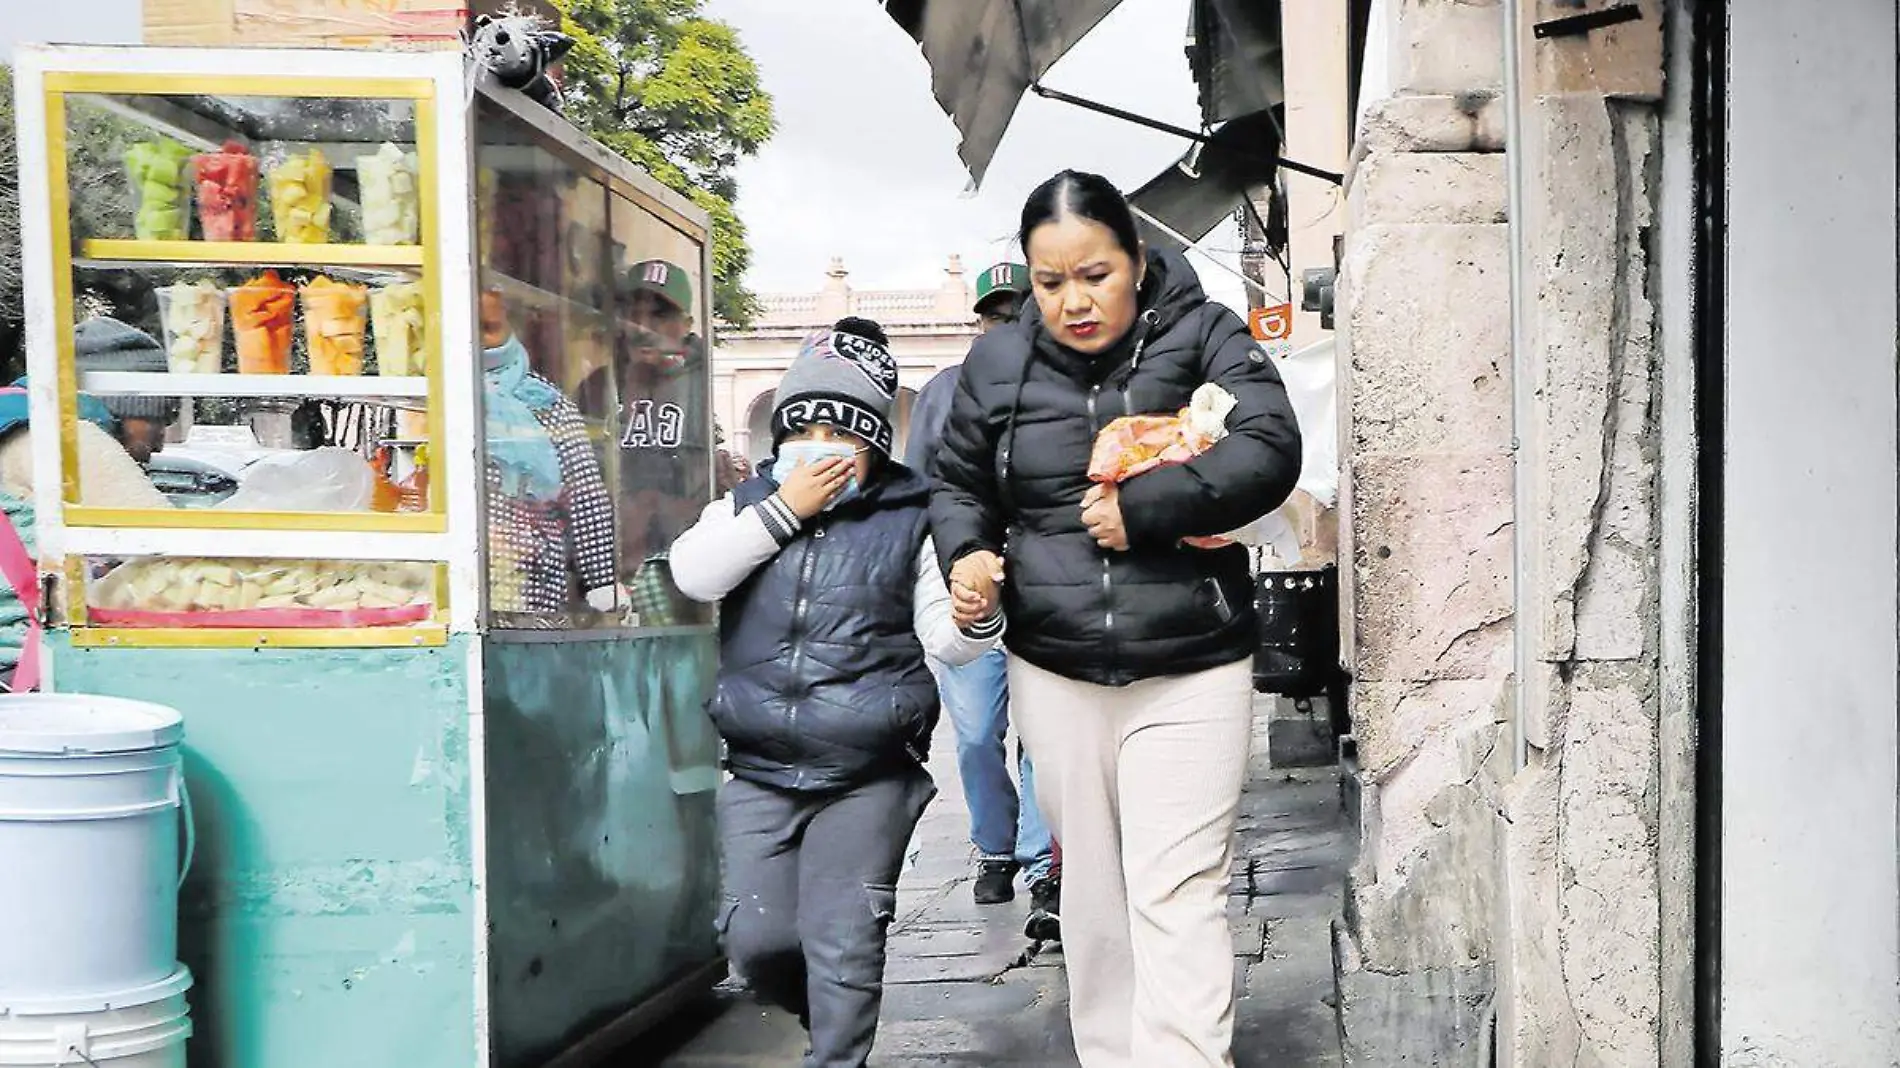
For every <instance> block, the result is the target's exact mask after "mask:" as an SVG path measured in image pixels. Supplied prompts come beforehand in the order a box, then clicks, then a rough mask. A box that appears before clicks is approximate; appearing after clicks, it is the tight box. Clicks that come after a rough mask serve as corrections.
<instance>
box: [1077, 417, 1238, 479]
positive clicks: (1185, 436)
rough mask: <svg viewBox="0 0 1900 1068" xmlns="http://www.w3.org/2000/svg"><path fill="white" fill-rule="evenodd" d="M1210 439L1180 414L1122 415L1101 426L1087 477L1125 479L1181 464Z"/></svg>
mask: <svg viewBox="0 0 1900 1068" xmlns="http://www.w3.org/2000/svg"><path fill="white" fill-rule="evenodd" d="M1212 444H1213V441H1211V440H1209V439H1208V438H1207V437H1206V436H1205V435H1203V434H1200V433H1197V432H1196V431H1195V429H1194V428H1193V427H1192V426H1190V425H1189V423H1188V420H1187V413H1186V412H1185V411H1184V412H1183V413H1182V414H1180V415H1124V416H1122V417H1121V418H1119V419H1116V420H1115V421H1114V422H1112V423H1110V424H1108V425H1107V426H1105V427H1103V428H1102V432H1101V433H1100V434H1097V435H1096V436H1095V448H1094V449H1093V450H1091V451H1090V453H1089V480H1090V481H1092V482H1126V481H1128V480H1129V479H1131V478H1134V477H1135V476H1136V475H1141V474H1146V473H1147V472H1149V471H1152V470H1154V469H1155V468H1157V467H1165V466H1167V465H1168V464H1184V463H1187V462H1188V461H1189V460H1192V459H1194V458H1195V457H1196V456H1199V455H1200V454H1201V453H1203V452H1206V451H1207V447H1208V446H1209V445H1212Z"/></svg>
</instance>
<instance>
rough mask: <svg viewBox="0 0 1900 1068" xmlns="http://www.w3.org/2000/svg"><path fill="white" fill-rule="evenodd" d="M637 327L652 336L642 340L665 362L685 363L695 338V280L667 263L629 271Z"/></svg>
mask: <svg viewBox="0 0 1900 1068" xmlns="http://www.w3.org/2000/svg"><path fill="white" fill-rule="evenodd" d="M627 280H628V283H629V286H630V289H631V290H632V295H631V305H632V307H631V312H632V319H633V322H634V325H636V326H638V327H640V328H641V329H643V330H646V331H648V332H649V333H651V335H652V337H651V338H647V339H643V340H646V341H648V342H649V343H650V344H651V347H652V351H653V352H654V354H655V355H657V356H658V357H659V358H660V360H661V361H662V362H664V363H671V364H675V365H677V364H679V363H683V362H685V360H686V358H687V355H688V352H689V350H690V348H691V347H692V344H693V342H694V341H696V340H697V339H696V338H695V337H694V336H693V325H694V324H693V311H692V309H693V279H692V277H691V276H690V275H688V274H687V273H686V270H685V268H683V267H681V266H680V265H679V264H677V263H671V262H668V261H667V260H647V261H645V262H643V263H636V264H634V265H633V268H632V269H631V270H629V271H628V272H627Z"/></svg>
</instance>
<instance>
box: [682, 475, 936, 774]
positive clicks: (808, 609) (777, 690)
mask: <svg viewBox="0 0 1900 1068" xmlns="http://www.w3.org/2000/svg"><path fill="white" fill-rule="evenodd" d="M777 490H778V486H777V484H776V483H774V482H773V481H772V480H771V479H770V478H768V477H765V476H759V477H756V478H753V479H750V480H748V481H746V482H745V483H743V484H742V485H740V486H739V487H738V489H736V490H734V491H733V497H734V503H735V504H736V506H737V507H739V508H749V507H751V506H752V505H754V504H757V503H758V502H759V501H761V500H764V499H765V498H766V497H768V496H770V495H771V494H772V493H774V492H776V491H777ZM929 498H930V484H929V483H928V482H927V481H925V480H924V479H923V478H922V477H921V476H919V475H917V474H915V473H913V472H911V471H910V470H909V469H908V468H905V467H903V466H901V465H898V464H894V463H891V464H886V465H885V467H884V470H883V471H882V472H881V473H880V475H879V477H877V478H876V479H875V480H873V482H872V483H871V485H869V486H867V487H866V488H865V492H864V494H863V495H862V496H860V497H858V498H857V499H855V500H852V501H848V502H846V503H845V504H842V505H839V506H838V507H836V508H834V509H832V510H831V511H829V512H824V513H821V514H820V515H819V516H818V517H817V518H816V519H813V520H811V521H810V522H808V523H806V524H805V529H804V530H803V531H802V532H800V534H799V536H798V537H797V538H795V539H794V540H793V541H792V542H791V544H789V545H787V546H785V548H783V549H781V550H779V554H778V555H777V556H775V557H773V558H772V559H771V560H769V561H767V562H766V563H765V564H764V565H762V566H761V567H760V568H759V569H758V570H757V571H755V572H753V573H752V576H751V577H750V578H748V579H746V581H745V582H743V583H741V584H740V585H739V587H738V588H737V589H735V590H733V591H732V593H731V594H729V595H728V596H727V597H726V599H725V601H724V603H723V606H722V607H721V610H720V667H719V687H718V690H717V692H716V693H715V695H714V697H713V701H712V706H711V712H712V717H713V723H714V725H715V726H717V727H718V728H719V733H720V734H721V735H723V736H724V737H725V739H726V751H727V757H728V760H729V763H730V766H731V769H732V773H733V774H734V775H736V776H738V777H740V778H742V779H748V780H751V781H753V782H758V783H763V784H765V785H767V786H775V787H779V788H781V789H787V790H805V791H823V790H835V789H840V788H843V787H846V786H850V785H852V784H854V783H858V782H862V781H864V780H866V779H868V778H872V777H875V776H877V775H879V774H884V773H888V772H890V771H893V770H896V769H899V768H902V767H904V766H906V765H909V764H920V763H922V762H923V761H924V759H925V757H926V755H927V754H928V753H929V752H930V732H931V730H932V729H933V728H934V727H935V726H936V723H937V685H936V682H935V680H934V679H933V678H932V677H931V674H930V669H929V667H928V666H926V664H925V663H924V648H923V645H922V643H921V642H920V641H919V640H918V638H917V628H916V624H915V621H914V618H913V616H912V603H913V601H914V600H915V591H916V587H917V555H918V553H919V552H921V551H922V550H923V545H924V537H925V535H926V534H928V533H929V529H930V520H929V513H928V508H927V505H928V503H929Z"/></svg>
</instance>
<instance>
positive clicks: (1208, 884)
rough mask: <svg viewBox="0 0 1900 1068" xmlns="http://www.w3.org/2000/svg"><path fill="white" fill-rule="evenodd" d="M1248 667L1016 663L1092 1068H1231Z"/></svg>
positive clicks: (1248, 729)
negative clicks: (1164, 669)
mask: <svg viewBox="0 0 1900 1068" xmlns="http://www.w3.org/2000/svg"><path fill="white" fill-rule="evenodd" d="M1252 683H1253V676H1252V670H1251V666H1250V664H1249V663H1248V662H1247V661H1244V660H1243V661H1240V662H1238V663H1235V664H1230V665H1228V666H1226V667H1220V668H1215V669H1213V670H1211V671H1203V672H1200V673H1199V674H1195V675H1183V676H1178V677H1174V678H1161V679H1150V680H1147V681H1144V682H1138V683H1135V684H1134V685H1132V686H1127V687H1122V688H1116V687H1109V686H1095V685H1091V684H1089V683H1085V682H1077V681H1075V680H1073V679H1067V678H1063V677H1062V676H1060V675H1055V674H1051V673H1050V672H1047V671H1044V670H1042V669H1041V668H1037V667H1034V666H1032V665H1030V664H1027V663H1024V662H1023V660H1022V658H1021V657H1011V658H1010V662H1009V690H1010V702H1009V703H1010V714H1011V715H1012V716H1014V717H1015V718H1016V722H1017V725H1018V729H1019V730H1020V731H1021V732H1022V735H1023V742H1024V744H1025V745H1027V746H1028V747H1029V753H1030V756H1031V757H1033V758H1034V759H1035V761H1036V799H1037V801H1038V803H1040V804H1041V806H1042V811H1043V815H1044V816H1045V817H1047V818H1048V820H1049V823H1050V826H1051V827H1052V828H1053V829H1054V831H1055V836H1056V840H1057V841H1058V842H1060V843H1062V869H1063V870H1062V951H1063V955H1064V959H1065V961H1066V962H1067V967H1068V972H1069V1016H1070V1020H1071V1021H1072V1022H1073V1024H1074V1028H1075V1048H1076V1054H1077V1056H1079V1057H1080V1058H1081V1061H1082V1065H1083V1068H1229V1066H1231V1065H1232V1064H1233V1063H1234V1061H1233V1053H1232V1046H1233V1034H1234V986H1233V984H1234V951H1233V936H1232V935H1231V934H1230V933H1229V930H1228V925H1227V891H1228V882H1229V868H1230V867H1231V866H1232V864H1233V855H1234V821H1235V819H1236V817H1237V815H1238V813H1239V808H1240V790H1241V786H1242V783H1243V780H1244V779H1245V776H1246V772H1247V748H1248V743H1249V741H1250V740H1251V738H1252V734H1253V730H1252V723H1253V687H1252Z"/></svg>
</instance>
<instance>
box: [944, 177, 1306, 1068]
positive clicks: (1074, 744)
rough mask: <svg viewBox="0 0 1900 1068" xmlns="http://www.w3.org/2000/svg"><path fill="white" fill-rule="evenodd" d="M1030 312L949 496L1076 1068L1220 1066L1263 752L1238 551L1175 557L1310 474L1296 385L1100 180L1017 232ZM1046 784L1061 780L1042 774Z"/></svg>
mask: <svg viewBox="0 0 1900 1068" xmlns="http://www.w3.org/2000/svg"><path fill="white" fill-rule="evenodd" d="M1022 243H1023V251H1024V253H1025V255H1026V256H1027V257H1028V261H1029V268H1030V273H1031V283H1032V287H1033V288H1032V294H1033V295H1034V297H1035V301H1034V303H1033V305H1032V306H1031V307H1030V309H1029V310H1028V314H1026V315H1025V316H1024V317H1023V319H1022V320H1021V321H1020V322H1018V323H1017V324H1015V325H1013V326H1010V327H1005V328H1003V329H999V330H993V331H991V332H990V333H989V334H987V335H985V336H984V337H983V338H982V339H980V340H979V341H978V342H977V344H976V347H975V348H974V349H973V350H972V351H971V353H970V357H969V359H968V360H967V361H966V362H965V363H964V365H963V372H962V376H961V381H960V382H959V384H958V388H957V396H956V400H955V402H954V405H953V407H952V410H951V414H950V419H949V422H948V424H947V425H946V426H945V428H944V434H943V440H942V443H941V445H940V446H939V448H938V451H937V455H936V459H935V463H934V466H933V474H934V475H935V476H936V478H937V480H938V485H937V488H936V490H935V493H934V496H933V499H932V502H931V523H932V528H933V531H934V537H935V540H936V546H937V550H938V553H939V556H940V558H941V561H942V563H943V565H944V569H945V571H946V573H947V574H948V576H949V578H950V583H951V589H952V596H953V597H954V598H955V601H956V608H957V612H958V614H959V617H960V618H962V619H965V620H968V621H971V622H974V621H976V620H978V619H981V618H986V617H987V616H988V615H989V614H990V612H991V610H992V609H993V608H994V607H995V606H996V605H997V604H998V603H999V602H1000V603H1001V605H1002V606H1003V607H1004V609H1005V610H1006V612H1007V613H1008V616H1009V620H1010V627H1009V636H1008V639H1007V640H1008V645H1009V648H1010V651H1011V652H1012V653H1014V654H1015V655H1014V657H1013V658H1012V659H1011V662H1010V693H1011V712H1012V714H1013V715H1014V717H1015V718H1016V720H1017V722H1018V723H1019V724H1020V729H1021V730H1022V732H1023V736H1024V740H1025V743H1026V744H1027V745H1028V748H1029V751H1030V753H1031V754H1032V755H1033V756H1034V757H1035V760H1036V766H1037V787H1038V790H1037V792H1038V799H1039V801H1040V803H1041V805H1042V809H1043V811H1044V813H1045V814H1047V815H1048V816H1049V817H1050V822H1051V824H1052V825H1053V830H1054V831H1055V835H1056V838H1057V839H1058V840H1059V841H1061V843H1062V849H1063V854H1064V860H1065V864H1064V867H1065V869H1066V871H1065V880H1066V886H1065V894H1064V898H1065V900H1064V902H1063V929H1064V935H1065V940H1064V952H1065V959H1066V961H1067V965H1068V969H1069V977H1070V1014H1071V1017H1072V1019H1073V1022H1074V1030H1075V1042H1076V1052H1077V1054H1078V1056H1079V1057H1080V1059H1081V1062H1082V1065H1083V1066H1084V1068H1095V1066H1097V1065H1115V1066H1120V1065H1128V1064H1139V1065H1167V1066H1168V1068H1196V1066H1201V1065H1211V1066H1228V1065H1231V1064H1232V1063H1233V1061H1232V1054H1231V1052H1230V1047H1231V1042H1232V1032H1233V989H1232V978H1233V975H1232V961H1231V959H1230V958H1231V956H1232V947H1231V942H1230V936H1229V934H1228V929H1227V915H1226V899H1227V880H1228V869H1229V866H1230V864H1231V861H1232V852H1233V829H1234V821H1235V817H1236V815H1237V812H1238V808H1239V802H1240V791H1241V786H1242V781H1243V778H1244V776H1245V772H1246V765H1247V748H1248V742H1249V739H1250V738H1251V734H1252V705H1253V700H1252V699H1253V693H1252V685H1251V682H1252V679H1251V671H1250V664H1249V662H1250V658H1251V655H1252V652H1253V648H1254V620H1253V608H1252V589H1253V582H1252V576H1251V574H1250V572H1249V568H1248V562H1247V552H1246V550H1245V549H1242V548H1237V547H1230V548H1226V549H1218V550H1211V551H1210V550H1202V549H1192V548H1186V547H1184V546H1182V544H1181V539H1183V538H1186V537H1193V536H1198V535H1215V534H1221V533H1224V532H1226V531H1229V530H1233V529H1235V528H1238V527H1241V526H1243V525H1245V524H1247V523H1249V522H1251V521H1252V520H1254V519H1257V518H1259V517H1260V516H1262V515H1264V514H1266V513H1267V512H1269V511H1271V510H1272V509H1274V508H1276V507H1278V506H1279V505H1280V503H1281V502H1282V501H1284V500H1285V499H1286V496H1287V494H1288V493H1290V492H1291V491H1292V489H1293V485H1294V482H1295V480H1296V479H1297V478H1298V475H1299V470H1300V439H1299V431H1298V428H1297V427H1296V425H1295V423H1294V419H1293V410H1292V407H1291V406H1290V405H1289V404H1288V402H1287V398H1286V391H1285V389H1284V388H1283V387H1282V386H1281V384H1280V377H1279V374H1278V373H1277V372H1276V371H1275V370H1274V368H1273V366H1272V365H1271V363H1269V362H1268V360H1267V357H1266V355H1265V353H1263V352H1262V351H1261V350H1260V348H1259V346H1257V345H1255V344H1254V342H1253V339H1252V338H1251V337H1250V336H1249V335H1248V332H1247V329H1246V327H1245V325H1244V324H1243V323H1242V322H1241V321H1240V319H1239V317H1238V316H1236V315H1235V314H1234V313H1233V312H1231V311H1229V310H1227V309H1226V308H1223V307H1220V306H1218V305H1215V304H1212V303H1210V302H1209V301H1208V300H1207V297H1206V295H1205V294H1204V293H1203V292H1202V290H1201V286H1200V283H1199V281H1198V279H1196V278H1195V276H1194V272H1193V269H1192V268H1191V267H1189V266H1188V263H1187V261H1186V260H1185V259H1184V258H1183V257H1181V256H1179V255H1176V254H1174V253H1171V252H1156V251H1149V250H1144V249H1143V247H1142V245H1141V243H1140V240H1139V238H1138V236H1137V233H1136V229H1135V223H1134V219H1133V216H1132V214H1131V213H1130V211H1129V208H1128V205H1127V202H1126V201H1124V200H1123V199H1122V196H1121V194H1120V193H1119V192H1117V191H1116V190H1115V188H1114V186H1112V185H1111V184H1109V183H1108V181H1107V180H1106V179H1103V178H1100V177H1098V176H1095V175H1089V174H1080V173H1076V172H1073V171H1065V172H1063V173H1062V174H1059V175H1057V176H1056V177H1054V178H1052V179H1050V180H1049V181H1048V182H1046V183H1044V184H1043V185H1042V186H1041V187H1040V188H1038V189H1037V190H1036V191H1035V192H1034V193H1032V194H1031V195H1030V197H1029V201H1028V203H1027V204H1026V205H1025V206H1024V208H1023V225H1022ZM1207 382H1212V383H1214V384H1216V385H1218V386H1220V387H1222V388H1224V389H1225V390H1227V392H1229V393H1231V394H1232V395H1233V396H1234V398H1235V399H1236V400H1237V401H1238V405H1237V406H1236V407H1235V409H1234V411H1233V412H1232V414H1231V415H1230V416H1229V417H1228V420H1227V428H1228V435H1227V437H1226V438H1224V439H1223V440H1221V441H1220V442H1219V443H1217V444H1216V445H1214V446H1213V448H1211V449H1210V450H1208V451H1207V452H1206V453H1204V454H1203V455H1201V456H1199V457H1197V458H1196V459H1194V460H1193V461H1192V462H1190V463H1187V464H1185V465H1181V466H1177V467H1165V468H1161V469H1158V470H1155V471H1153V472H1150V473H1148V474H1145V475H1141V476H1138V477H1136V478H1133V479H1130V480H1129V481H1127V482H1126V483H1124V484H1122V485H1121V486H1119V487H1113V486H1111V487H1098V486H1094V485H1093V484H1091V483H1090V482H1089V480H1088V477H1087V474H1086V472H1087V469H1088V462H1089V453H1090V450H1091V447H1092V445H1093V443H1094V440H1095V437H1096V434H1097V433H1098V432H1099V431H1100V430H1101V429H1102V427H1103V426H1105V425H1106V424H1107V423H1108V422H1110V421H1111V420H1113V419H1114V418H1116V417H1117V416H1121V415H1130V414H1133V415H1142V414H1173V413H1174V412H1177V411H1179V410H1180V409H1181V408H1182V407H1184V406H1186V404H1187V402H1188V398H1189V395H1190V394H1192V393H1193V392H1194V390H1195V389H1196V388H1197V387H1198V386H1200V385H1201V384H1203V383H1207ZM1045 768H1047V769H1049V770H1048V771H1044V770H1043V769H1045Z"/></svg>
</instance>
